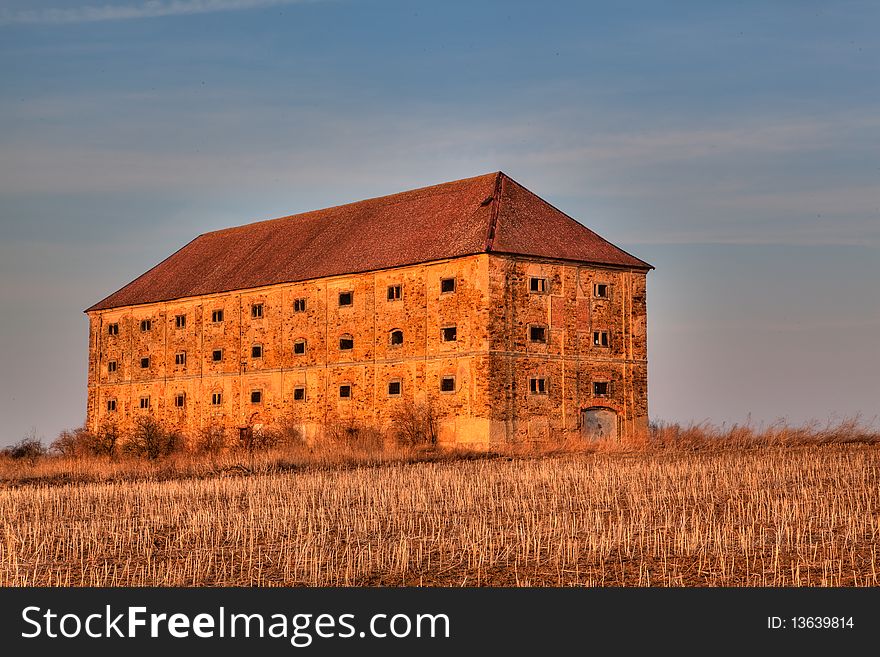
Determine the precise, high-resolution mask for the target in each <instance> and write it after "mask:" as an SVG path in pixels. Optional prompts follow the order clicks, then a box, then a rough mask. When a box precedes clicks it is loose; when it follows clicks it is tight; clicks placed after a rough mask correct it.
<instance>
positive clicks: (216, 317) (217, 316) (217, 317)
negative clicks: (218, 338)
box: [211, 310, 223, 324]
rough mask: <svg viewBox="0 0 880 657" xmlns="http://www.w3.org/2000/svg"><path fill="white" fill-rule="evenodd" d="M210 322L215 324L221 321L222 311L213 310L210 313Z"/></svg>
mask: <svg viewBox="0 0 880 657" xmlns="http://www.w3.org/2000/svg"><path fill="white" fill-rule="evenodd" d="M211 321H212V322H214V323H215V324H216V323H218V322H222V321H223V311H222V310H214V311H211Z"/></svg>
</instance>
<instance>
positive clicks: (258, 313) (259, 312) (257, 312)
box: [251, 303, 263, 319]
mask: <svg viewBox="0 0 880 657" xmlns="http://www.w3.org/2000/svg"><path fill="white" fill-rule="evenodd" d="M262 316H263V304H261V303H255V304H254V305H252V306H251V317H253V318H254V319H259V318H260V317H262Z"/></svg>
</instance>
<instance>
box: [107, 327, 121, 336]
mask: <svg viewBox="0 0 880 657" xmlns="http://www.w3.org/2000/svg"><path fill="white" fill-rule="evenodd" d="M107 335H119V324H107Z"/></svg>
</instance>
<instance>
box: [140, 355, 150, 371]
mask: <svg viewBox="0 0 880 657" xmlns="http://www.w3.org/2000/svg"><path fill="white" fill-rule="evenodd" d="M149 366H150V357H149V356H147V357H146V358H141V369H142V370H145V369H147V368H148V367H149Z"/></svg>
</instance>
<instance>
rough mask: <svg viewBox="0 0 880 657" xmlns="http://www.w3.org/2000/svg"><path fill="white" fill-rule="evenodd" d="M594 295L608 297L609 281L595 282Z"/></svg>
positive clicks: (600, 297)
mask: <svg viewBox="0 0 880 657" xmlns="http://www.w3.org/2000/svg"><path fill="white" fill-rule="evenodd" d="M593 296H594V297H596V298H597V299H607V298H608V284H607V283H595V284H594V285H593Z"/></svg>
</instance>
